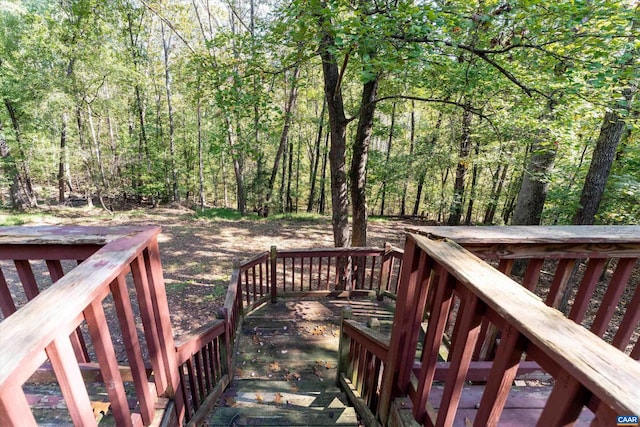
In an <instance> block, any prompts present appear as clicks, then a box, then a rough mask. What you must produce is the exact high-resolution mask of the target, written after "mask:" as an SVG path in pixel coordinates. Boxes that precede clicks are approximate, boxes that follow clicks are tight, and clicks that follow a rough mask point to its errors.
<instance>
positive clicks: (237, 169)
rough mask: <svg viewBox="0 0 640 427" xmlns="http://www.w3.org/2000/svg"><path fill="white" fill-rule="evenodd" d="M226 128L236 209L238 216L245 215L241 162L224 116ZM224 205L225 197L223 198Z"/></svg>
mask: <svg viewBox="0 0 640 427" xmlns="http://www.w3.org/2000/svg"><path fill="white" fill-rule="evenodd" d="M225 121H226V127H227V141H228V142H229V148H230V151H231V161H232V163H233V173H234V175H235V178H236V207H237V209H238V212H240V215H243V216H244V215H245V214H246V211H247V199H246V195H245V188H244V178H243V176H242V162H241V161H240V153H239V152H238V149H237V142H236V141H235V139H236V135H235V134H234V131H233V128H232V126H231V121H230V120H229V117H226V116H225ZM225 204H226V196H225Z"/></svg>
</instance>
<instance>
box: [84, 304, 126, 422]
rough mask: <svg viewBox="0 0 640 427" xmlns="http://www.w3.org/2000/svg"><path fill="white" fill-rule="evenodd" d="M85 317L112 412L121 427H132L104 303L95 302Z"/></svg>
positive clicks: (87, 310) (85, 312) (85, 313)
mask: <svg viewBox="0 0 640 427" xmlns="http://www.w3.org/2000/svg"><path fill="white" fill-rule="evenodd" d="M84 315H85V318H86V320H87V325H88V327H89V334H90V335H91V340H92V341H93V348H94V351H95V353H96V358H97V359H98V363H99V364H100V372H101V373H102V378H103V379H104V383H105V385H106V389H107V394H108V396H109V401H110V402H111V409H110V410H111V413H112V415H113V417H114V420H115V422H116V424H117V425H119V426H120V425H122V426H132V425H133V424H132V423H131V414H130V412H129V402H127V395H126V393H125V390H124V383H123V382H122V376H121V375H120V370H119V369H118V360H117V359H116V354H115V350H114V348H113V343H112V342H111V335H110V333H109V325H108V324H107V318H106V317H105V314H104V309H103V307H102V302H101V301H100V300H96V301H94V302H93V303H92V304H91V305H90V306H89V307H87V308H86V309H85V311H84Z"/></svg>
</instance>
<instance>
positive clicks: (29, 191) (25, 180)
mask: <svg viewBox="0 0 640 427" xmlns="http://www.w3.org/2000/svg"><path fill="white" fill-rule="evenodd" d="M4 105H5V107H6V108H7V112H8V113H9V118H10V119H11V125H12V126H13V131H14V133H15V136H16V145H17V146H18V155H19V157H20V161H19V162H16V161H15V159H14V160H13V162H12V163H13V165H14V167H15V173H16V175H15V176H16V179H17V180H16V182H15V184H16V185H17V186H18V188H19V190H16V194H17V192H18V191H19V192H21V193H22V195H23V196H24V197H20V198H18V199H16V202H17V203H18V204H19V205H20V206H16V205H15V204H14V206H16V207H23V206H22V205H24V206H26V207H29V208H35V207H38V199H37V198H36V193H35V191H34V190H33V185H32V183H31V169H30V168H29V163H28V162H27V157H26V156H25V154H24V151H23V150H22V133H21V131H20V124H19V122H18V115H17V113H16V110H15V108H14V107H13V104H12V103H11V102H10V101H9V100H8V99H5V100H4ZM5 148H6V150H5V152H6V156H3V157H8V156H9V155H10V153H9V146H8V144H6V142H5Z"/></svg>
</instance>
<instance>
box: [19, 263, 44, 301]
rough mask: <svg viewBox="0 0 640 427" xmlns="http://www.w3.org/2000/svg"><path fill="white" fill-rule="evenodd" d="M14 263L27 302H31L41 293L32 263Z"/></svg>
mask: <svg viewBox="0 0 640 427" xmlns="http://www.w3.org/2000/svg"><path fill="white" fill-rule="evenodd" d="M13 263H14V264H15V266H16V270H17V272H18V277H20V282H21V283H22V288H23V289H24V293H25V295H26V296H27V300H29V301H31V300H32V299H34V298H35V297H37V296H38V294H39V293H40V291H39V290H38V284H37V282H36V277H35V276H34V275H33V270H32V269H31V263H30V262H29V261H28V260H23V259H17V260H15V261H13Z"/></svg>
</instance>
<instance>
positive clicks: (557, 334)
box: [379, 235, 640, 425]
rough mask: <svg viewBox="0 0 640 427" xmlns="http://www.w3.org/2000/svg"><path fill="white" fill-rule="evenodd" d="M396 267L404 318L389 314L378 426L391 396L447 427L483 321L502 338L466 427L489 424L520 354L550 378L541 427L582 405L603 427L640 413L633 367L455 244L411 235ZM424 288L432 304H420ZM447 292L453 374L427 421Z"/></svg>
mask: <svg viewBox="0 0 640 427" xmlns="http://www.w3.org/2000/svg"><path fill="white" fill-rule="evenodd" d="M403 266H404V270H403V273H402V274H403V284H402V287H401V290H400V294H399V296H398V304H399V305H401V306H402V307H403V311H402V313H401V315H400V316H399V315H398V311H397V312H396V319H395V320H394V332H393V333H392V337H391V343H390V349H389V356H388V360H386V361H385V363H386V365H385V378H384V379H383V383H382V391H381V396H380V404H381V407H380V408H379V414H380V416H381V417H382V419H383V421H386V420H387V417H388V416H389V410H390V405H391V401H392V399H393V398H395V397H398V395H397V393H398V390H399V392H400V395H402V394H403V393H404V394H405V395H407V396H409V397H410V398H411V399H412V401H413V406H414V415H415V417H416V419H417V420H419V421H420V422H421V423H424V425H447V424H449V423H451V422H452V421H453V417H454V416H455V412H456V408H457V404H458V399H459V397H460V393H461V390H462V385H463V382H464V379H465V377H466V374H467V369H468V367H469V364H470V362H471V360H472V358H473V349H474V347H475V344H476V340H477V338H478V336H479V332H480V325H481V323H482V319H484V318H488V319H490V320H491V321H492V322H493V323H494V324H496V325H498V327H499V328H500V329H501V330H502V331H503V335H502V340H501V344H500V345H499V346H498V350H497V354H496V358H495V360H494V361H493V364H492V365H493V368H492V369H493V370H492V371H491V376H490V378H489V380H488V383H487V386H486V388H485V395H484V396H483V399H482V401H481V403H480V409H479V412H478V414H477V416H476V424H474V425H494V424H495V423H496V422H497V419H498V417H499V415H500V413H501V411H502V405H504V402H505V400H506V394H507V393H508V389H509V385H510V383H511V381H512V380H513V378H514V376H515V372H516V370H517V366H518V363H519V361H520V359H521V355H522V354H523V352H526V354H527V355H528V357H529V358H531V359H532V360H534V361H537V362H538V363H539V364H540V365H541V366H542V367H543V368H544V369H545V370H546V371H547V372H549V373H550V374H552V375H553V376H554V377H555V378H556V379H557V381H556V386H555V388H554V389H553V391H552V394H551V397H550V398H549V400H548V401H547V405H546V407H545V409H544V410H543V413H542V416H541V421H539V422H540V423H541V425H554V423H556V422H558V420H559V416H566V417H570V418H571V417H577V415H578V414H579V412H580V410H581V409H582V407H583V406H585V405H586V406H588V407H589V408H590V409H591V410H592V411H593V412H594V413H595V416H596V419H597V420H598V421H600V422H601V423H603V424H602V425H606V423H611V419H612V418H610V417H613V415H614V414H616V413H617V414H618V415H626V414H636V413H640V366H639V365H638V364H637V362H635V361H634V360H633V359H631V358H630V357H629V356H627V355H625V354H624V353H623V352H621V351H620V350H618V349H616V348H614V347H612V346H611V345H609V344H607V343H605V342H604V341H602V340H601V339H600V338H599V337H597V336H595V335H594V334H592V333H590V332H589V331H587V330H586V329H585V328H583V327H581V326H579V325H577V324H576V323H574V322H572V321H570V320H569V319H567V318H565V317H564V316H563V315H562V314H561V313H560V312H558V311H557V310H555V309H553V308H551V307H549V306H547V305H546V304H545V303H544V302H543V301H542V300H541V299H540V298H538V297H536V296H535V295H534V294H532V293H531V292H530V291H528V290H527V289H525V288H523V287H522V286H519V285H518V284H517V283H516V282H514V281H513V280H511V279H510V278H508V277H506V276H504V275H503V274H502V273H500V272H499V271H498V270H496V269H494V268H493V267H491V266H490V265H488V264H487V263H485V262H484V261H482V260H480V259H479V258H477V257H476V256H474V255H473V254H471V253H470V252H468V251H467V250H465V249H464V248H462V247H461V246H460V245H458V244H457V243H455V242H453V241H450V240H447V239H438V240H436V239H430V238H428V237H426V236H420V235H411V236H410V238H409V239H408V240H407V247H405V259H404V262H403ZM430 289H431V291H432V292H434V296H433V298H431V299H428V298H427V295H428V293H429V292H430V291H429V290H430ZM454 294H455V295H458V297H459V298H460V301H461V308H460V310H459V311H458V319H456V325H455V328H456V329H455V330H454V340H453V343H452V344H451V348H450V351H449V354H450V355H451V356H450V357H451V366H450V368H449V373H448V376H447V380H446V381H445V391H444V395H445V398H443V402H441V406H440V410H439V411H438V412H437V414H434V411H433V410H429V409H428V405H427V402H428V398H429V392H430V390H431V387H432V385H433V379H434V374H435V371H436V367H437V361H438V349H439V346H440V343H441V341H442V337H443V335H444V333H445V326H446V324H447V321H448V318H449V311H450V308H451V307H452V305H451V301H452V298H453V295H454ZM427 303H429V304H430V305H427ZM425 310H426V312H430V317H429V319H430V321H429V324H428V328H427V332H426V336H425V341H424V345H423V350H422V359H421V365H420V370H419V374H418V376H417V378H414V380H412V379H411V377H412V374H413V372H414V368H415V367H414V357H415V352H416V345H417V340H418V337H417V334H416V328H419V326H420V322H421V320H422V315H423V313H425ZM458 321H459V322H460V324H458ZM396 323H397V324H398V328H397V330H399V331H403V332H401V333H396V327H395V326H396ZM403 334H404V335H403ZM568 342H570V343H571V345H569V346H568V345H567V343H568ZM514 367H515V369H514ZM487 390H488V391H487ZM505 390H506V391H505ZM567 414H568V415H567ZM436 417H437V420H436V419H435V418H436ZM568 419H569V418H565V421H567V420H568ZM571 419H573V418H571ZM483 423H488V424H483Z"/></svg>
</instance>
